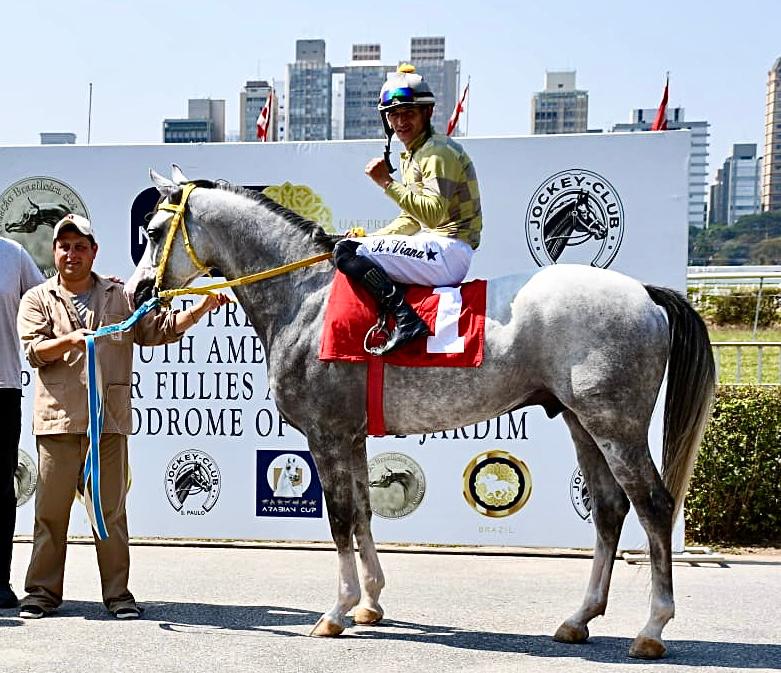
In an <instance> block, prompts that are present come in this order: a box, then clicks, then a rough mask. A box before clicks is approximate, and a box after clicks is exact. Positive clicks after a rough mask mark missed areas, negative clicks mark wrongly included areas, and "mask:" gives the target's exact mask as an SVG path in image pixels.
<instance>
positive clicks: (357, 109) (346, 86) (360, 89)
mask: <svg viewBox="0 0 781 673" xmlns="http://www.w3.org/2000/svg"><path fill="white" fill-rule="evenodd" d="M380 58H381V51H380V45H379V44H354V45H353V60H352V62H351V63H350V65H346V66H344V67H343V68H334V72H335V73H336V74H335V75H334V79H335V80H336V79H337V77H340V78H341V79H342V81H343V85H342V87H341V92H340V91H339V89H335V93H336V95H337V96H338V95H339V94H340V93H341V95H342V96H343V98H342V100H341V101H340V100H339V99H338V98H335V99H334V109H335V111H336V112H335V114H334V118H335V119H338V118H339V114H338V108H341V111H342V114H341V121H342V128H341V129H340V130H341V134H340V135H339V136H336V135H335V136H334V137H339V138H344V139H345V140H358V139H362V138H384V137H385V131H384V130H383V127H382V120H381V118H380V113H379V112H378V110H377V101H378V99H379V95H380V89H381V88H382V85H383V84H384V82H385V77H386V75H387V74H388V73H389V72H392V71H393V70H395V69H396V68H395V66H392V65H382V63H381V62H380ZM340 103H341V106H340Z"/></svg>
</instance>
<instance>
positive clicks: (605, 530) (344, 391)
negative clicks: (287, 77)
mask: <svg viewBox="0 0 781 673" xmlns="http://www.w3.org/2000/svg"><path fill="white" fill-rule="evenodd" d="M152 178H153V181H154V182H155V184H156V186H157V188H158V190H159V191H160V193H161V195H162V197H161V203H163V204H170V203H178V202H179V200H180V199H181V195H182V185H183V184H184V183H185V182H186V178H184V176H183V175H182V174H181V172H180V171H179V170H178V169H177V168H174V173H173V175H172V178H173V180H167V179H165V178H163V177H162V176H160V175H157V174H156V173H154V172H152ZM196 184H197V186H196V188H195V189H194V190H193V191H192V193H191V194H190V196H189V201H188V202H187V204H186V214H185V225H186V228H187V231H188V232H189V237H190V241H191V242H192V246H193V248H194V250H195V251H196V252H197V256H198V257H199V258H200V259H201V260H202V261H203V262H204V263H205V264H206V265H207V266H211V267H218V268H220V269H221V270H222V271H223V272H224V273H225V276H226V277H227V278H229V279H231V278H237V277H240V276H243V275H246V274H249V273H253V272H255V271H258V270H262V269H268V268H272V267H277V266H280V265H282V264H285V263H288V262H291V261H295V260H299V259H303V258H306V257H310V256H313V255H315V254H317V253H322V252H327V251H330V250H332V249H333V246H334V244H335V241H336V240H337V239H336V238H334V237H331V236H328V235H327V234H325V233H324V231H323V230H322V229H321V228H320V227H319V226H318V225H316V224H315V223H313V222H309V221H306V220H304V219H302V218H301V217H299V216H297V215H296V214H294V213H292V212H290V211H289V210H287V209H285V208H283V207H281V206H279V205H277V204H276V203H274V202H273V201H271V200H270V199H268V198H266V197H264V196H262V195H257V194H252V193H250V192H248V191H245V190H244V189H242V188H240V187H235V186H231V185H228V184H215V183H209V182H205V181H201V182H198V183H196ZM171 218H172V213H171V212H170V211H165V210H160V209H158V211H157V213H156V214H155V215H154V217H152V218H151V220H150V222H149V225H148V235H149V244H148V245H147V248H146V251H145V253H144V257H143V259H142V260H141V262H140V263H139V266H138V268H137V269H136V271H135V273H134V274H133V277H132V278H131V280H130V281H129V282H128V284H127V292H128V293H129V294H130V295H131V296H133V297H134V299H135V302H136V304H139V303H140V302H142V301H143V300H145V299H147V298H148V297H149V296H151V294H152V291H153V285H154V278H155V269H156V266H157V265H158V264H159V263H160V261H161V251H162V248H163V244H164V240H165V237H166V233H167V229H168V226H169V223H170V222H171ZM199 275H201V271H200V270H198V269H197V268H196V266H195V264H194V263H193V262H192V261H191V258H190V257H189V256H188V254H187V253H186V251H185V247H184V245H183V243H182V237H181V235H180V234H177V237H176V239H175V240H174V244H173V248H172V250H171V254H170V255H169V257H168V258H167V262H166V266H165V269H164V273H163V276H162V283H161V285H162V286H163V287H164V288H178V287H184V286H186V285H188V284H189V283H191V282H192V281H193V280H195V279H196V278H197V277H198V276H199ZM333 278H334V268H333V265H332V264H331V263H329V262H321V263H319V264H316V265H314V266H311V267H309V268H306V269H302V270H298V271H295V272H293V273H290V274H287V275H284V276H278V277H276V278H274V280H271V281H268V282H260V283H255V284H252V285H242V286H239V287H236V289H235V291H236V296H237V297H238V300H239V302H240V303H241V305H242V307H243V308H244V310H245V312H246V313H247V316H248V317H249V319H250V321H251V322H252V325H253V326H254V328H255V330H256V331H257V333H258V336H259V337H260V339H261V341H262V343H263V346H264V348H265V351H266V354H267V361H268V378H269V384H270V387H271V390H272V393H273V395H274V400H275V402H276V404H277V407H278V408H279V411H280V413H281V414H282V415H283V416H284V417H285V419H286V420H287V421H288V422H289V423H290V424H291V425H292V426H293V427H295V428H297V429H298V430H299V431H301V432H302V433H303V434H304V435H305V436H306V438H307V441H308V445H309V449H310V451H311V452H312V454H313V456H314V458H315V461H316V464H317V468H318V472H319V473H320V478H321V480H322V483H323V488H324V491H325V498H326V503H327V506H328V517H329V521H330V525H331V533H332V535H333V539H334V542H335V543H336V547H337V553H338V574H339V578H338V579H339V583H338V587H339V588H338V594H337V599H336V603H335V605H334V606H333V607H332V608H331V609H330V610H329V611H328V612H326V613H325V614H323V615H322V617H321V618H320V619H319V621H318V622H317V624H316V625H315V626H314V629H313V631H312V634H313V635H318V636H336V635H339V634H340V633H342V631H343V630H344V628H345V626H346V621H345V617H346V615H347V613H348V611H350V610H352V609H353V608H355V610H354V613H353V619H354V622H355V623H358V624H373V623H376V622H379V621H380V620H381V619H382V617H383V610H382V608H381V607H380V603H379V597H380V591H381V590H382V588H383V586H384V583H385V580H384V577H383V573H382V569H381V568H380V563H379V560H378V558H377V553H376V550H375V546H374V541H373V539H372V534H371V529H370V522H371V509H370V506H369V483H368V480H369V477H368V470H367V461H366V433H367V421H366V411H365V408H366V405H365V400H366V367H365V366H364V365H361V364H348V363H336V362H328V363H326V362H322V361H320V360H319V359H318V348H319V344H320V336H321V330H322V325H323V316H324V312H325V308H326V303H327V300H328V296H329V290H330V287H331V283H332V281H333ZM665 367H667V368H668V369H667V371H668V385H667V397H666V401H665V414H664V423H665V430H664V447H663V460H662V463H663V464H662V474H663V476H660V474H659V472H658V471H657V469H656V467H655V465H654V463H653V461H652V459H651V454H650V451H649V447H648V428H649V422H650V418H651V412H652V411H653V408H654V404H655V401H656V397H657V394H658V392H659V389H660V385H661V383H662V380H663V378H664V376H665ZM385 369H386V371H385V399H384V415H385V426H386V430H387V433H388V434H400V435H411V434H420V433H431V432H438V431H442V430H447V429H451V428H455V427H460V426H463V425H468V424H472V423H477V422H480V421H484V420H486V419H490V418H493V417H496V416H499V415H500V414H504V413H506V412H508V411H510V410H513V409H518V408H520V407H524V406H528V405H535V404H536V405H542V406H543V407H544V408H545V411H546V412H547V414H548V415H549V416H551V417H553V416H555V415H557V414H562V416H563V417H564V420H565V422H566V423H567V425H568V426H569V429H570V432H571V434H572V439H573V441H574V443H575V450H576V452H577V457H578V463H579V464H580V467H581V469H582V471H583V474H584V476H585V479H586V482H587V484H588V489H589V492H590V494H591V496H592V498H593V510H592V511H593V516H594V523H595V526H596V532H597V539H596V546H595V551H594V563H593V569H592V573H591V579H590V581H589V585H588V589H587V591H586V596H585V599H584V601H583V604H582V605H581V607H580V609H578V610H577V611H576V612H575V613H574V614H573V615H572V616H571V617H569V618H568V619H566V620H565V621H564V623H563V624H562V625H561V626H560V627H559V629H558V631H557V632H556V635H555V639H556V640H559V641H562V642H568V643H580V642H583V641H585V640H586V639H587V638H588V636H589V632H588V626H587V624H588V622H589V621H590V620H591V619H593V618H594V617H596V616H597V615H601V614H604V612H605V607H606V605H607V596H608V587H609V584H610V576H611V572H612V567H613V560H614V557H615V553H616V549H617V545H618V539H619V534H620V532H621V527H622V524H623V521H624V517H625V516H626V514H627V512H628V510H629V503H630V502H631V503H632V504H633V505H634V507H635V509H636V510H637V513H638V515H639V519H640V522H641V524H642V526H643V528H644V529H645V532H646V533H647V535H648V543H649V549H650V555H651V582H652V589H651V607H650V617H649V619H648V622H647V624H646V625H645V626H644V627H643V629H642V630H641V631H640V633H639V635H638V636H637V637H636V638H635V640H634V643H633V644H632V647H631V649H630V652H629V653H630V655H631V656H635V657H643V658H658V657H661V656H663V655H664V653H665V646H664V644H663V643H662V639H661V635H662V629H663V628H664V626H665V624H666V623H667V622H668V621H669V620H670V619H671V618H672V617H673V614H674V611H675V608H674V602H673V583H672V558H671V536H672V527H673V522H674V521H675V518H676V516H677V514H678V512H679V511H680V508H681V505H682V502H683V498H684V495H685V493H686V489H687V486H688V481H689V476H690V474H691V470H692V467H693V463H694V459H695V456H696V453H697V448H698V445H699V441H700V438H701V435H702V432H703V430H704V426H705V423H706V420H707V416H708V412H709V405H710V400H711V397H712V393H713V387H714V366H713V356H712V352H711V348H710V343H709V341H708V336H707V331H706V328H705V326H704V324H703V322H702V320H701V319H700V318H699V317H698V316H697V314H696V313H695V312H694V311H693V309H692V308H691V307H690V306H689V305H688V303H687V302H686V301H685V299H684V298H683V297H681V296H680V295H679V294H677V293H675V292H673V291H671V290H667V289H663V288H658V287H652V286H643V285H642V284H641V283H639V282H637V281H635V280H633V279H631V278H628V277H626V276H623V275H621V274H619V273H615V272H613V271H607V270H603V269H598V268H591V267H585V266H575V265H562V266H551V267H547V268H545V269H543V270H541V271H540V272H538V273H537V274H535V275H534V276H533V277H532V278H531V280H529V282H528V283H525V284H524V283H523V279H521V278H520V277H519V278H518V279H513V278H509V279H508V278H505V279H502V280H501V282H489V284H488V309H487V317H486V333H485V350H484V360H483V364H482V366H481V367H479V368H476V369H462V370H456V369H450V368H448V369H442V368H419V369H406V368H400V367H393V366H386V368H385ZM353 539H355V541H356V542H357V546H358V552H359V555H360V559H361V566H362V572H361V573H360V577H359V572H358V567H357V564H356V559H355V554H354V549H353Z"/></svg>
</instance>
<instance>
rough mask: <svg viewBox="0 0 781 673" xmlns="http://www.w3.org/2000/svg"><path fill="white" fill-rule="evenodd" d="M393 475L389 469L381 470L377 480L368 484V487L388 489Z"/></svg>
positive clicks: (392, 480)
mask: <svg viewBox="0 0 781 673" xmlns="http://www.w3.org/2000/svg"><path fill="white" fill-rule="evenodd" d="M394 474H395V473H394V472H393V470H391V469H390V468H389V467H386V468H384V469H383V471H382V474H381V475H380V476H379V477H378V478H377V479H374V480H372V481H370V482H369V486H371V487H372V488H388V486H390V485H391V484H392V483H393V482H394V478H393V475H394Z"/></svg>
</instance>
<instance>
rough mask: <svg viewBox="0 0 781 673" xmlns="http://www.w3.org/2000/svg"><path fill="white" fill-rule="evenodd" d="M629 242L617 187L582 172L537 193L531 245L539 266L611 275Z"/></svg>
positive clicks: (530, 215)
mask: <svg viewBox="0 0 781 673" xmlns="http://www.w3.org/2000/svg"><path fill="white" fill-rule="evenodd" d="M623 236H624V206H623V205H622V203H621V199H620V198H619V196H618V192H616V190H615V188H614V187H613V185H611V184H610V183H609V182H608V181H607V180H606V179H605V178H603V177H602V176H601V175H597V174H596V173H593V172H591V171H586V170H582V169H575V168H573V169H570V170H567V171H561V173H556V175H553V176H551V177H550V178H548V179H547V180H545V182H543V183H542V184H541V185H540V186H539V187H538V188H537V190H536V191H535V192H534V195H533V196H532V199H531V201H530V203H529V208H528V209H527V211H526V241H527V243H528V244H529V251H530V252H531V254H532V256H533V257H534V260H535V261H536V262H537V264H539V265H540V266H547V265H549V264H557V263H569V264H590V265H591V266H599V267H602V268H603V269H606V268H607V267H608V266H610V264H611V263H612V261H613V260H614V259H615V257H616V254H617V253H618V248H619V246H620V245H621V240H622V238H623Z"/></svg>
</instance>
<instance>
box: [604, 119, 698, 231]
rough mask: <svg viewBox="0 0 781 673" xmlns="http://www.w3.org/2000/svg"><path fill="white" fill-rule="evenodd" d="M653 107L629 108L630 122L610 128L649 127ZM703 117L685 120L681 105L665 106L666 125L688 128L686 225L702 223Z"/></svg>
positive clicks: (630, 129)
mask: <svg viewBox="0 0 781 673" xmlns="http://www.w3.org/2000/svg"><path fill="white" fill-rule="evenodd" d="M656 113H657V109H656V108H642V109H639V108H638V109H635V110H633V111H632V122H631V123H629V124H615V125H614V126H613V131H621V132H623V131H650V130H651V124H653V121H654V118H655V117H656ZM709 126H710V124H709V123H708V122H706V121H688V120H686V119H685V115H684V109H683V108H682V107H674V108H667V129H668V130H670V131H672V130H675V129H690V130H691V152H690V153H689V226H693V227H704V226H705V212H706V206H707V204H706V202H705V200H706V197H707V195H708V136H709V135H710V133H709V131H708V127H709Z"/></svg>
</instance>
